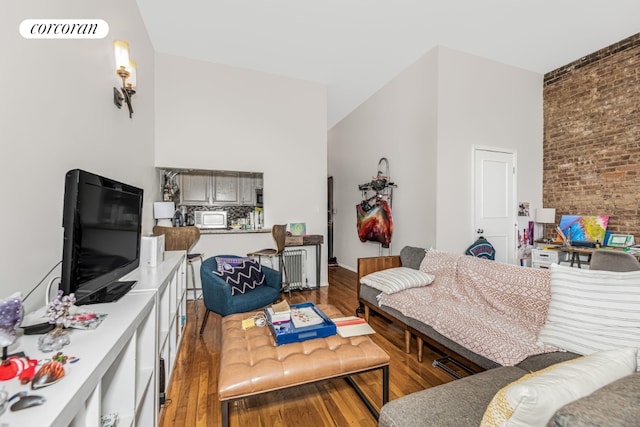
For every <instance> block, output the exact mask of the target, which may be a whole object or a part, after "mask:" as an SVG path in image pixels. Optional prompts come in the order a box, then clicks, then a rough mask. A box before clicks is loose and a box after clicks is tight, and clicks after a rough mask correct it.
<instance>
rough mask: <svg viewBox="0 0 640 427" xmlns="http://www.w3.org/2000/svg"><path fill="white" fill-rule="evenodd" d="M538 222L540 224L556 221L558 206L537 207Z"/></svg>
mask: <svg viewBox="0 0 640 427" xmlns="http://www.w3.org/2000/svg"><path fill="white" fill-rule="evenodd" d="M536 222H537V223H540V224H555V223H556V208H538V209H536Z"/></svg>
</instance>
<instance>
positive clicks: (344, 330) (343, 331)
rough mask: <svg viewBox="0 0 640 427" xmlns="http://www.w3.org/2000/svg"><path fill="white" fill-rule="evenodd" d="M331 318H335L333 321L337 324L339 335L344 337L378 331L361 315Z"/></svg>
mask: <svg viewBox="0 0 640 427" xmlns="http://www.w3.org/2000/svg"><path fill="white" fill-rule="evenodd" d="M331 320H333V322H334V323H335V324H336V328H337V330H338V335H340V336H341V337H342V338H348V337H355V336H358V335H369V334H375V333H376V331H374V330H373V328H372V327H371V326H369V324H368V323H367V321H366V320H364V319H362V318H361V317H356V316H349V317H340V318H338V319H331Z"/></svg>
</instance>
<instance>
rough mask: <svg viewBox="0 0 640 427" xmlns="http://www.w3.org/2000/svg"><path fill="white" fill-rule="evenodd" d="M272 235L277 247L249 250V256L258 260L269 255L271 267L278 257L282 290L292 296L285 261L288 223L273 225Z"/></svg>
mask: <svg viewBox="0 0 640 427" xmlns="http://www.w3.org/2000/svg"><path fill="white" fill-rule="evenodd" d="M271 236H272V237H273V240H274V241H275V243H276V248H275V249H274V248H268V249H261V250H259V251H255V252H249V253H248V254H247V256H250V257H257V258H258V262H260V260H261V258H262V257H263V256H264V257H269V260H270V261H271V268H274V267H273V259H274V258H278V271H280V272H281V273H282V292H285V291H286V292H288V293H289V297H291V289H290V287H289V279H288V278H287V267H286V265H285V263H284V256H283V252H284V245H285V241H286V239H287V226H286V225H274V226H273V227H271Z"/></svg>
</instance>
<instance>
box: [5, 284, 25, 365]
mask: <svg viewBox="0 0 640 427" xmlns="http://www.w3.org/2000/svg"><path fill="white" fill-rule="evenodd" d="M23 317H24V308H23V307H22V295H21V294H20V292H16V293H15V294H13V295H11V296H10V297H8V298H5V299H3V300H0V346H2V360H3V361H4V360H6V359H7V347H9V346H10V345H11V344H13V343H14V342H16V338H17V337H18V331H17V330H18V325H20V322H22V318H23Z"/></svg>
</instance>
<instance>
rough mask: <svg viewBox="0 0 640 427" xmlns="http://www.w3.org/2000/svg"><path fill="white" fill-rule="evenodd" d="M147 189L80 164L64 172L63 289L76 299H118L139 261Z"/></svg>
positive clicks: (80, 302)
mask: <svg viewBox="0 0 640 427" xmlns="http://www.w3.org/2000/svg"><path fill="white" fill-rule="evenodd" d="M142 195H143V190H142V189H140V188H136V187H134V186H131V185H127V184H123V183H121V182H118V181H114V180H112V179H109V178H105V177H103V176H99V175H95V174H93V173H90V172H86V171H83V170H80V169H74V170H71V171H69V172H67V174H66V176H65V190H64V212H63V216H62V226H63V227H64V242H63V249H62V278H61V282H60V289H61V290H62V291H63V292H64V293H65V294H70V293H74V294H75V296H76V304H77V305H83V304H93V303H101V302H112V301H116V300H118V299H119V298H120V297H122V296H123V295H124V294H126V293H127V292H129V290H130V289H131V287H132V286H133V285H134V284H135V281H119V279H120V278H122V277H123V276H125V275H126V274H128V273H129V272H131V271H133V270H134V269H135V268H137V267H138V265H139V264H140V237H141V230H142Z"/></svg>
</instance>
